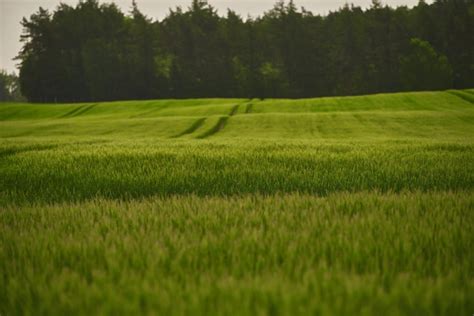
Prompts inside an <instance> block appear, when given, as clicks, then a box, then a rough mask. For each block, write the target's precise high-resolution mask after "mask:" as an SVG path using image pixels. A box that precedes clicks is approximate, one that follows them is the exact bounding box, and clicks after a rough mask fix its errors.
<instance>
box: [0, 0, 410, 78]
mask: <svg viewBox="0 0 474 316" xmlns="http://www.w3.org/2000/svg"><path fill="white" fill-rule="evenodd" d="M59 2H63V3H67V4H71V5H75V4H76V3H77V2H78V0H62V1H60V0H0V69H6V70H8V71H9V72H11V71H14V70H15V63H16V62H15V61H13V60H12V58H14V57H15V56H16V55H17V53H18V51H19V50H20V48H21V44H20V42H19V38H20V34H21V31H22V30H21V26H20V21H21V19H22V18H23V17H29V16H30V15H31V14H32V13H34V12H35V11H36V10H37V9H38V8H39V7H40V6H42V7H43V8H45V9H49V10H54V9H55V8H56V6H57V5H58V4H59ZM101 2H111V1H104V0H101ZM113 2H115V3H116V4H117V5H118V6H119V7H120V8H122V10H123V11H124V12H128V11H129V9H130V7H131V3H132V0H114V1H113ZM275 2H276V0H210V1H209V3H210V4H212V5H213V6H214V7H215V8H216V9H217V10H218V11H219V13H221V14H225V13H226V10H227V8H231V9H233V10H234V11H237V12H238V13H239V14H241V15H242V16H243V17H246V16H247V15H248V14H250V15H251V16H254V17H255V16H258V15H260V14H262V13H263V12H265V11H268V10H269V9H271V8H272V7H273V4H274V3H275ZM346 2H348V3H354V4H355V5H359V6H362V7H368V6H370V3H371V0H353V1H346V0H295V3H296V5H297V6H298V7H305V8H306V9H307V10H310V11H312V12H313V13H317V14H326V13H328V12H329V11H331V10H332V11H334V10H337V9H338V8H340V7H341V6H342V5H344V4H345V3H346ZM382 2H383V3H384V4H388V5H391V6H399V5H408V6H413V5H415V4H416V3H418V0H383V1H382ZM137 3H138V7H139V9H140V10H141V11H142V12H143V13H145V14H146V15H147V16H148V17H151V18H154V19H162V18H163V17H164V16H165V15H166V14H167V13H168V8H170V7H176V6H182V7H183V8H185V7H187V6H188V5H189V4H190V3H191V0H137Z"/></svg>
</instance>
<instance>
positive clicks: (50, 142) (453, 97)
mask: <svg viewBox="0 0 474 316" xmlns="http://www.w3.org/2000/svg"><path fill="white" fill-rule="evenodd" d="M472 96H474V94H473V90H465V91H449V92H424V93H402V94H391V95H390V94H388V95H375V96H362V97H345V98H321V99H308V100H265V101H259V100H228V99H225V100H219V99H210V100H163V101H139V102H134V101H129V102H111V103H99V104H68V105H66V104H51V105H32V104H2V105H0V127H1V128H0V208H1V209H0V274H1V275H2V277H3V280H1V281H2V282H0V314H6V315H10V314H22V313H25V312H34V313H35V314H51V313H53V314H54V313H70V312H72V311H74V312H76V313H80V314H81V313H97V312H105V313H113V312H116V311H117V309H122V311H128V312H130V313H132V312H133V313H146V312H147V311H161V312H164V313H166V314H169V313H170V312H175V313H199V314H209V313H211V314H212V313H225V314H229V313H235V312H236V311H240V312H241V313H242V314H247V313H251V314H255V313H274V312H282V313H286V314H307V313H310V312H322V313H325V314H327V313H329V314H341V315H342V314H354V313H356V314H359V313H361V312H362V313H363V312H365V313H367V314H374V315H377V314H381V313H386V312H387V311H390V312H391V313H393V314H399V313H404V314H420V313H421V314H423V313H428V314H468V313H470V312H472V310H473V309H474V300H473V299H472V295H470V293H472V292H473V290H474V281H473V280H474V278H473V276H474V266H473V265H472V263H473V262H474V258H473V255H472V251H471V250H470V249H472V248H473V246H474V237H472V231H473V228H474V227H473V226H474V218H473V217H472V214H473V210H474V200H473V194H472V192H473V185H474V143H473V135H474V104H473V100H472ZM318 196H320V197H318Z"/></svg>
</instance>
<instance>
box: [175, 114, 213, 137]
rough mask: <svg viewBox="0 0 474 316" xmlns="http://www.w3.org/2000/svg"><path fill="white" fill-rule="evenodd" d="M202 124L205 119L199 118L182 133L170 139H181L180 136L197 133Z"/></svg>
mask: <svg viewBox="0 0 474 316" xmlns="http://www.w3.org/2000/svg"><path fill="white" fill-rule="evenodd" d="M204 122H206V118H205V117H203V118H200V119H199V120H197V121H196V122H194V123H193V124H192V125H191V126H190V127H188V128H187V129H186V130H184V131H183V132H181V133H179V134H178V135H175V136H173V137H171V138H178V137H182V136H185V135H189V134H192V133H194V132H195V131H197V130H198V129H199V128H200V127H201V126H202V125H204Z"/></svg>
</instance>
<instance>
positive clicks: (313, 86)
mask: <svg viewBox="0 0 474 316" xmlns="http://www.w3.org/2000/svg"><path fill="white" fill-rule="evenodd" d="M22 25H23V27H24V32H23V35H22V41H23V48H22V50H21V51H20V53H19V55H18V60H19V62H20V64H19V67H20V86H21V91H22V93H23V94H24V96H25V97H26V98H27V99H28V100H30V101H33V102H76V101H77V102H79V101H91V100H93V101H99V100H121V99H154V98H198V97H244V98H257V97H258V98H268V97H290V98H300V97H316V96H331V95H356V94H368V93H377V92H395V91H406V90H439V89H448V88H466V87H474V0H436V1H435V2H434V3H432V4H427V3H426V2H424V1H420V2H419V3H418V5H417V6H415V7H413V8H408V7H398V8H391V7H388V6H385V5H383V4H382V3H381V2H380V1H375V0H374V1H373V3H372V6H371V7H370V8H368V9H366V10H363V9H361V8H360V7H357V6H353V5H346V6H344V7H342V8H340V9H339V10H338V11H336V12H331V13H329V14H328V15H327V16H319V15H314V14H312V13H311V12H309V11H307V10H305V9H304V8H298V7H297V5H296V4H295V3H294V2H293V1H289V2H283V1H280V2H277V3H276V4H275V6H274V7H273V9H271V10H269V11H268V12H266V13H265V14H264V15H263V16H260V17H257V18H251V17H245V18H243V17H241V16H239V15H237V14H236V13H235V12H233V11H232V10H229V11H228V12H227V14H226V16H219V15H218V14H217V12H216V10H215V9H214V8H213V7H212V6H211V5H210V4H208V3H207V1H203V0H193V1H192V3H191V4H190V6H189V8H187V9H185V10H183V9H182V8H179V7H178V8H174V9H170V12H169V14H168V15H167V16H166V17H165V18H164V19H163V20H161V21H155V20H152V19H150V18H149V17H146V16H145V15H143V14H142V13H141V12H140V11H139V8H138V7H137V4H136V3H135V2H134V3H133V5H132V7H131V9H130V12H129V13H123V12H121V11H120V10H119V9H118V8H117V6H116V5H114V4H99V3H98V2H97V1H96V0H85V1H80V2H79V3H78V4H77V5H76V6H75V7H72V6H69V5H66V4H60V5H59V6H58V7H57V9H56V10H55V11H54V12H52V13H51V12H48V11H47V10H44V9H42V8H40V9H39V10H38V12H36V13H35V14H33V15H31V17H30V18H29V19H26V18H25V19H23V21H22Z"/></svg>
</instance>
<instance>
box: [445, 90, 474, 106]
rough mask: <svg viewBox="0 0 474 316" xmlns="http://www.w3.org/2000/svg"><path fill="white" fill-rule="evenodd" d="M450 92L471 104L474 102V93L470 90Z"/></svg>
mask: <svg viewBox="0 0 474 316" xmlns="http://www.w3.org/2000/svg"><path fill="white" fill-rule="evenodd" d="M448 93H449V94H451V95H454V96H456V97H458V98H460V99H463V100H464V101H467V102H469V103H471V104H474V93H472V92H470V91H448Z"/></svg>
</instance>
